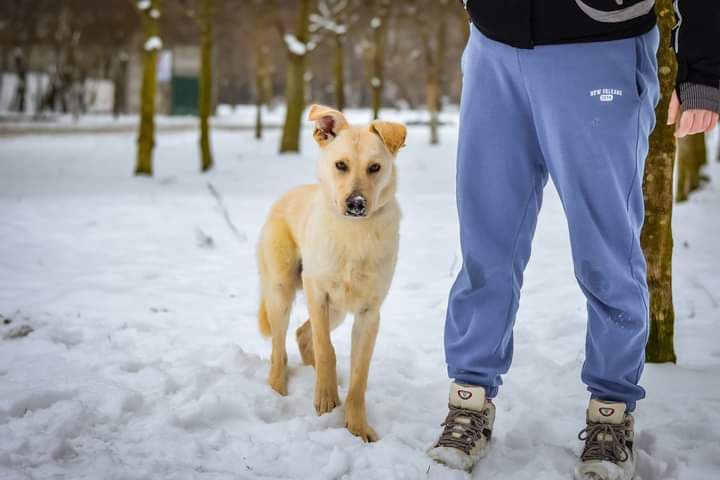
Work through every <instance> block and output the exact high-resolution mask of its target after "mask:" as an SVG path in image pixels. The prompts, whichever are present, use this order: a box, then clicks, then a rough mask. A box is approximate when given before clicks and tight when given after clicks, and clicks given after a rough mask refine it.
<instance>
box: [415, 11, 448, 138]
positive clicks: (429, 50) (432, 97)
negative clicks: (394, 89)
mask: <svg viewBox="0 0 720 480" xmlns="http://www.w3.org/2000/svg"><path fill="white" fill-rule="evenodd" d="M447 7H448V0H429V1H427V0H426V1H425V2H421V4H420V10H421V12H415V15H414V17H415V19H416V21H417V30H418V32H419V34H420V44H421V46H422V49H423V56H424V57H425V72H426V74H425V104H426V106H427V109H428V113H429V114H430V144H431V145H437V144H438V143H440V138H439V135H438V127H439V126H440V107H441V103H442V94H443V83H444V82H443V80H444V79H443V71H444V66H445V55H446V53H447V16H448V8H447Z"/></svg>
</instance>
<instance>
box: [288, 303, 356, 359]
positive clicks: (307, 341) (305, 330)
mask: <svg viewBox="0 0 720 480" xmlns="http://www.w3.org/2000/svg"><path fill="white" fill-rule="evenodd" d="M329 314H330V319H329V320H330V330H335V328H336V327H337V326H338V325H340V324H341V323H342V321H343V320H344V319H345V314H342V313H340V312H336V311H333V310H330V312H329ZM295 339H296V340H297V344H298V350H300V356H301V357H302V361H303V363H304V364H305V365H311V366H315V351H314V350H313V343H312V323H311V322H310V319H309V318H308V319H307V320H305V323H303V324H302V325H300V326H299V327H298V329H297V330H295Z"/></svg>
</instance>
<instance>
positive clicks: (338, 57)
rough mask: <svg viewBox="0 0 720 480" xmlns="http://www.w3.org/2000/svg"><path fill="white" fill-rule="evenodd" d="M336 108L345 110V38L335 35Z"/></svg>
mask: <svg viewBox="0 0 720 480" xmlns="http://www.w3.org/2000/svg"><path fill="white" fill-rule="evenodd" d="M335 108H337V109H338V110H339V111H341V112H342V111H343V109H344V108H345V37H344V36H343V35H335Z"/></svg>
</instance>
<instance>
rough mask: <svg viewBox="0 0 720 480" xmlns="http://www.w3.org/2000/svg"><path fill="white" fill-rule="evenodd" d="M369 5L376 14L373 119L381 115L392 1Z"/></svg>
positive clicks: (376, 0) (378, 0)
mask: <svg viewBox="0 0 720 480" xmlns="http://www.w3.org/2000/svg"><path fill="white" fill-rule="evenodd" d="M369 6H370V11H371V12H373V14H374V16H373V17H372V19H371V20H370V29H371V30H372V38H371V45H372V46H371V53H372V61H371V65H372V67H371V68H372V70H371V74H370V88H371V89H372V112H373V120H377V119H378V118H379V117H380V108H381V107H382V98H383V87H384V86H385V45H386V42H387V31H388V20H389V18H390V8H391V3H390V0H372V1H371V2H370V5H369Z"/></svg>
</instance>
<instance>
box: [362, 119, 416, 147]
mask: <svg viewBox="0 0 720 480" xmlns="http://www.w3.org/2000/svg"><path fill="white" fill-rule="evenodd" d="M370 131H371V132H373V133H375V134H377V135H378V136H379V137H380V139H381V140H382V141H383V143H384V144H385V146H386V147H387V149H388V150H389V151H390V153H391V154H393V155H397V152H398V150H400V149H401V148H402V147H404V146H405V137H406V135H407V128H405V125H403V124H402V123H395V122H383V121H380V120H375V121H373V122H372V123H370Z"/></svg>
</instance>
